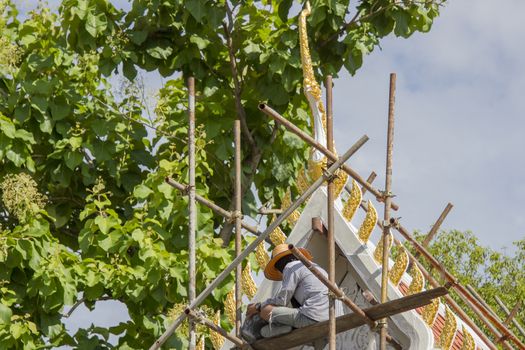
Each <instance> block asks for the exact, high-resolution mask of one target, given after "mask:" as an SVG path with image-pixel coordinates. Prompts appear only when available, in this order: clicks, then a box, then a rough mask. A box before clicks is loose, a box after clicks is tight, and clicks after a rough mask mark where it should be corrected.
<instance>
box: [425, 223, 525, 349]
mask: <svg viewBox="0 0 525 350" xmlns="http://www.w3.org/2000/svg"><path fill="white" fill-rule="evenodd" d="M416 238H417V239H418V240H420V241H422V240H423V239H424V238H425V235H424V234H419V233H417V234H416ZM428 250H429V251H430V252H431V253H432V255H433V256H434V257H435V258H436V259H437V260H438V261H439V262H440V263H441V264H443V266H444V267H445V268H446V269H447V270H448V271H449V272H450V273H452V275H454V276H455V277H456V278H457V279H458V282H459V283H461V284H462V285H464V286H466V285H470V286H472V287H473V288H474V289H475V290H476V291H477V293H478V294H479V295H480V296H481V297H482V298H483V300H484V301H486V302H487V303H488V304H489V305H490V307H491V308H492V310H494V311H496V313H497V314H498V315H499V317H500V319H501V320H505V319H506V318H507V315H505V314H504V313H503V312H502V311H501V308H500V307H499V305H498V304H497V302H496V300H495V297H498V298H500V299H501V300H502V301H503V302H504V303H505V304H506V305H507V306H508V307H509V308H512V307H513V306H514V305H516V304H517V303H518V302H519V301H521V302H523V300H525V275H524V273H523V271H525V239H522V240H520V241H516V242H514V243H513V247H512V249H510V253H504V252H499V251H496V250H494V249H492V248H490V247H486V246H483V245H481V244H480V242H479V240H478V238H477V237H476V236H475V235H474V234H473V233H472V232H470V231H466V232H462V231H458V230H451V231H441V232H440V233H439V235H437V237H436V238H434V240H433V241H432V242H431V244H430V245H429V247H428ZM420 261H422V262H423V263H424V265H425V267H426V268H427V270H431V271H432V275H433V276H434V278H436V279H437V280H438V281H441V282H442V283H443V284H444V283H445V282H446V281H444V280H443V279H442V275H441V274H440V273H439V271H437V270H436V269H431V268H430V265H428V264H427V263H425V262H424V259H420ZM451 296H452V297H453V298H454V299H455V301H456V302H458V304H459V305H461V306H462V308H463V310H464V311H465V312H467V314H469V316H470V317H471V318H472V319H473V320H475V321H476V322H477V323H478V326H480V327H481V329H484V330H485V333H486V334H488V335H491V334H492V333H490V331H489V330H488V329H487V328H486V327H485V326H484V324H483V323H482V322H481V321H479V318H478V317H477V316H476V315H475V314H474V313H473V312H472V311H471V309H470V308H469V307H468V306H467V305H466V304H465V303H464V302H463V301H462V300H461V299H460V298H459V296H458V295H457V294H456V293H451ZM516 319H517V320H520V321H521V323H522V324H523V321H525V309H524V308H523V307H522V308H521V309H520V311H519V312H518V314H517V315H516ZM510 328H511V330H512V331H513V332H514V334H515V335H517V336H518V337H521V339H522V341H525V339H524V338H523V336H521V334H520V333H519V331H518V330H517V329H516V328H515V327H514V325H511V326H510Z"/></svg>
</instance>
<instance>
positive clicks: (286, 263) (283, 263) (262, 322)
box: [241, 244, 328, 343]
mask: <svg viewBox="0 0 525 350" xmlns="http://www.w3.org/2000/svg"><path fill="white" fill-rule="evenodd" d="M299 250H300V251H301V253H302V254H303V255H304V256H305V257H306V258H307V259H308V260H310V261H311V260H312V255H311V254H310V252H309V251H308V250H307V249H304V248H299ZM313 265H314V266H315V267H316V268H317V269H318V270H319V271H320V272H321V273H322V274H323V275H325V276H327V273H326V271H325V270H323V269H322V268H321V267H320V266H319V265H317V264H315V263H313ZM264 276H265V277H266V278H268V279H269V280H272V281H282V285H281V289H280V290H279V292H278V293H277V295H275V296H274V297H272V298H269V299H267V300H265V301H263V302H261V303H256V304H249V305H248V308H247V310H246V320H245V323H244V325H243V327H242V330H241V334H242V336H243V337H244V338H245V339H246V340H247V341H248V342H249V343H251V342H253V341H255V340H257V339H260V338H262V337H264V338H269V337H274V336H277V335H281V334H285V333H288V332H290V331H291V330H292V329H294V328H301V327H306V326H309V325H312V324H314V323H317V322H319V321H324V320H327V319H328V288H327V287H326V286H325V285H324V284H323V283H321V281H320V280H319V279H318V278H317V277H315V276H314V274H313V273H312V272H311V271H310V270H308V268H307V267H306V266H304V265H303V263H302V262H301V261H299V260H298V259H297V258H296V257H295V256H294V255H293V254H292V252H291V250H290V249H289V248H288V244H279V245H277V246H276V247H275V248H274V249H273V251H272V258H271V260H270V261H269V262H268V264H267V265H266V267H265V269H264Z"/></svg>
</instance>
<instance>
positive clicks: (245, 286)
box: [241, 261, 257, 300]
mask: <svg viewBox="0 0 525 350" xmlns="http://www.w3.org/2000/svg"><path fill="white" fill-rule="evenodd" d="M241 282H242V291H243V293H244V294H246V296H247V297H248V299H250V300H252V299H253V297H254V296H255V293H257V285H256V284H255V281H254V280H253V277H252V267H251V266H250V262H249V261H248V263H247V264H246V267H245V268H244V270H242V280H241Z"/></svg>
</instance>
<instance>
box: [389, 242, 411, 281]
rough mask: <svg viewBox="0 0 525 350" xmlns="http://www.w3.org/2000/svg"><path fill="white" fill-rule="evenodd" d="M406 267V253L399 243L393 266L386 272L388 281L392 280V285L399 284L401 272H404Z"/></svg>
mask: <svg viewBox="0 0 525 350" xmlns="http://www.w3.org/2000/svg"><path fill="white" fill-rule="evenodd" d="M407 267H408V254H407V252H406V250H405V248H403V246H402V245H401V246H399V253H398V254H397V257H396V261H395V263H394V266H393V267H392V270H390V271H389V272H388V277H389V278H390V282H392V284H393V285H394V286H397V285H398V284H399V282H400V281H401V277H403V274H404V273H405V271H406V269H407Z"/></svg>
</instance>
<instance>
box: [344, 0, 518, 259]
mask: <svg viewBox="0 0 525 350" xmlns="http://www.w3.org/2000/svg"><path fill="white" fill-rule="evenodd" d="M523 11H525V2H523V1H519V0H505V1H500V2H498V4H497V6H496V5H495V3H494V2H493V1H488V0H461V1H459V0H457V1H450V2H449V3H448V4H447V5H446V6H445V7H444V8H443V9H442V15H441V16H440V17H439V18H438V19H437V20H436V22H435V24H434V27H433V28H432V30H431V31H430V32H429V33H426V34H416V35H414V36H413V37H411V38H409V39H408V40H404V39H401V38H387V39H386V40H384V41H383V42H382V44H381V46H382V50H377V51H375V52H374V53H372V54H371V55H370V56H369V57H368V58H367V59H366V60H365V63H364V66H363V68H362V69H361V70H360V71H359V72H358V73H357V75H356V76H355V77H351V76H349V75H348V74H343V75H342V76H341V77H340V79H338V80H337V81H336V82H335V90H334V101H335V102H334V113H335V114H334V118H335V121H334V123H335V126H336V128H335V130H336V131H335V137H336V142H337V145H338V148H339V149H341V151H343V149H345V148H347V147H349V146H350V145H351V142H353V141H354V140H356V139H357V138H358V137H359V136H360V135H362V134H365V133H366V134H368V135H369V136H370V138H371V140H370V141H369V142H368V144H367V145H365V147H364V148H363V150H362V151H360V152H359V153H358V154H357V155H356V156H355V157H354V158H353V160H351V162H352V164H353V165H354V166H355V168H356V169H357V170H359V172H360V173H361V174H363V175H364V176H367V175H368V173H369V172H370V171H372V170H374V171H376V172H377V173H378V174H379V176H378V178H377V179H376V185H377V186H378V187H380V188H381V187H384V175H383V174H384V171H385V170H384V167H385V166H384V162H385V147H386V121H387V106H388V105H387V101H388V79H389V73H390V72H396V73H397V81H398V83H397V94H396V113H395V114H396V122H395V137H394V140H395V146H394V170H393V192H394V193H395V194H396V195H397V198H396V199H395V200H396V201H397V202H398V203H399V204H400V206H401V210H400V211H399V213H396V214H395V215H399V216H401V217H402V219H401V222H402V223H403V225H404V226H405V227H407V228H409V229H420V230H424V231H426V230H428V229H429V228H430V226H431V225H432V224H433V223H434V221H435V220H436V219H437V217H438V216H439V214H440V213H441V211H442V210H443V209H444V207H445V205H446V204H447V203H448V202H449V201H450V202H452V203H453V204H454V208H453V209H452V211H451V213H450V214H449V216H448V218H447V220H446V221H445V223H444V224H443V226H442V227H443V228H444V229H453V228H454V229H460V230H472V231H473V232H474V233H475V234H476V236H478V237H479V239H480V241H481V242H482V243H483V244H484V245H489V246H491V247H493V248H496V249H502V248H505V247H510V246H511V245H512V242H513V241H516V240H518V239H522V238H524V237H525V217H524V215H523V213H522V210H523V205H522V204H521V202H522V201H521V198H523V196H524V195H525V185H524V183H523V179H524V178H525V164H524V158H523V154H522V153H523V151H524V150H525V138H524V137H523V131H524V130H525V118H524V117H525V115H524V112H525V101H524V99H523V97H522V94H523V90H524V88H525V72H524V70H523V64H524V63H525V59H524V54H525V47H524V44H523V40H522V39H521V38H520V36H521V35H520V30H519V29H520V28H519V27H520V26H519V23H520V19H519V17H518V16H519V13H523Z"/></svg>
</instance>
